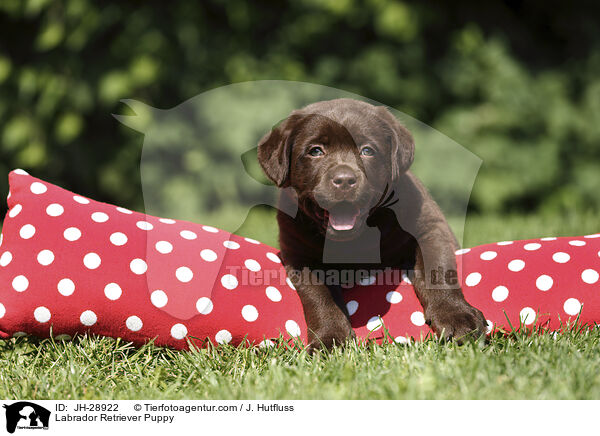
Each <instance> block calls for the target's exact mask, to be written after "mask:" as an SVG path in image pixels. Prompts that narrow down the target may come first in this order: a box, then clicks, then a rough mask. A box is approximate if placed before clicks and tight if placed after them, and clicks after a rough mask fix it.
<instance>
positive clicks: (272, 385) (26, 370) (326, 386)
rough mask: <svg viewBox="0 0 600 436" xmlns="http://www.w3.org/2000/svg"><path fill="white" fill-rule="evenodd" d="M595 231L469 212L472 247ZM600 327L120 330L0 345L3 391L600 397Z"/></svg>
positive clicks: (582, 219)
mask: <svg viewBox="0 0 600 436" xmlns="http://www.w3.org/2000/svg"><path fill="white" fill-rule="evenodd" d="M598 230H599V226H598V223H597V219H594V216H593V215H573V216H569V217H566V218H564V219H557V218H549V217H548V218H544V217H518V216H513V217H498V218H489V217H487V218H480V217H471V218H469V220H468V221H467V227H466V229H465V244H464V245H465V246H470V245H475V244H480V243H485V242H492V241H498V240H503V239H518V238H534V237H543V236H548V235H577V234H586V233H594V232H597V231H598ZM599 345H600V329H594V330H592V331H590V332H589V333H587V334H582V333H578V332H576V331H567V332H565V333H562V334H559V335H556V336H554V335H551V334H541V333H539V334H538V333H533V334H527V333H525V332H515V333H514V334H512V335H509V336H507V337H493V338H492V339H491V341H490V343H489V344H488V345H481V344H477V343H470V344H467V345H465V346H457V345H455V344H441V343H438V342H437V341H435V340H429V341H426V342H424V343H418V344H412V345H410V346H407V345H399V344H388V345H382V346H377V345H369V346H367V347H359V346H354V345H353V346H350V347H348V348H346V349H343V350H339V349H338V350H335V351H333V352H331V353H323V354H318V355H316V356H312V357H311V356H308V355H306V353H304V352H298V351H297V350H291V349H287V348H286V347H285V346H283V345H281V346H279V347H273V348H270V349H248V348H239V349H236V348H233V347H229V346H224V347H220V348H218V349H214V348H211V349H203V350H194V351H191V352H175V351H172V350H169V349H165V348H159V347H154V346H152V345H147V346H145V347H142V348H139V349H136V348H133V347H132V346H131V345H129V344H126V343H123V342H122V341H119V340H113V339H107V338H90V337H81V338H76V339H75V340H74V341H71V342H59V341H54V340H51V339H50V340H36V339H28V338H20V339H12V340H10V341H7V342H3V343H0V396H1V397H4V398H31V399H59V398H60V399H63V398H64V399H127V398H131V399H133V398H146V399H150V398H154V399H184V398H185V399H600V346H599Z"/></svg>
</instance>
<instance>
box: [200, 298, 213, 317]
mask: <svg viewBox="0 0 600 436" xmlns="http://www.w3.org/2000/svg"><path fill="white" fill-rule="evenodd" d="M196 310H197V311H198V313H201V314H202V315H208V314H209V313H211V312H212V310H213V302H212V301H211V299H210V298H208V297H202V298H199V299H198V301H196Z"/></svg>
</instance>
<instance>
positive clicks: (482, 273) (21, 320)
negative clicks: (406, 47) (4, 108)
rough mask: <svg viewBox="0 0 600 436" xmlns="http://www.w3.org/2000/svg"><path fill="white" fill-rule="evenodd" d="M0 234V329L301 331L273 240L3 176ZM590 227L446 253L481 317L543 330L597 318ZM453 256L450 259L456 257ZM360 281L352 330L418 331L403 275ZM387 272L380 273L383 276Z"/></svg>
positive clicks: (211, 333) (213, 335) (245, 334)
mask: <svg viewBox="0 0 600 436" xmlns="http://www.w3.org/2000/svg"><path fill="white" fill-rule="evenodd" d="M10 186H11V188H10V189H11V190H10V194H9V198H8V205H9V211H8V214H7V216H6V219H5V221H4V227H3V231H2V233H3V235H2V240H1V241H0V336H1V337H3V338H8V337H10V336H14V335H22V334H33V335H36V336H40V337H47V336H49V334H50V332H51V331H52V333H53V334H54V335H55V336H59V335H69V336H73V335H74V334H76V333H83V332H86V331H89V332H92V333H95V334H99V335H105V336H111V337H121V338H123V339H125V340H128V341H132V342H134V343H136V344H142V343H144V342H145V341H147V340H148V339H151V338H155V339H156V340H155V343H156V344H158V345H168V346H171V347H174V348H178V349H182V348H187V346H188V344H187V340H186V339H190V340H192V341H195V342H196V343H197V345H199V346H202V345H203V344H204V343H206V340H210V341H212V342H213V343H231V344H234V345H237V344H239V343H241V342H243V341H244V340H247V341H248V342H250V343H253V344H260V343H263V341H264V343H265V344H270V342H269V340H270V339H274V338H277V337H278V336H279V335H280V334H283V335H285V336H286V337H287V338H289V339H290V340H291V339H292V338H293V337H299V338H300V339H302V340H303V341H306V324H305V322H304V317H303V313H302V307H301V304H300V301H299V298H298V296H297V294H296V292H295V290H294V289H293V288H292V287H291V286H290V282H289V280H288V279H287V278H286V275H285V271H284V269H283V267H282V265H281V261H280V260H279V258H278V256H277V253H276V251H275V249H273V248H272V247H269V246H266V245H263V244H260V243H258V242H257V241H254V240H251V239H247V238H243V237H240V236H237V235H232V234H230V233H227V232H224V231H222V230H219V229H215V228H213V227H208V226H202V225H200V224H193V223H189V222H184V221H175V220H169V219H163V218H156V217H152V216H147V215H145V214H140V213H136V212H131V211H129V210H126V209H123V208H118V207H115V206H112V205H109V204H104V203H99V202H95V201H93V200H89V199H87V198H84V197H81V196H78V195H75V194H73V193H71V192H69V191H66V190H64V189H61V188H59V187H57V186H54V185H51V184H49V183H46V182H43V181H41V180H38V179H36V178H33V177H31V176H29V175H27V173H25V172H24V171H21V170H16V171H13V172H12V173H11V174H10ZM599 250H600V234H596V235H588V236H584V237H580V238H543V239H537V240H528V241H514V242H506V243H498V244H488V245H485V246H480V247H476V248H472V249H465V250H461V251H459V253H457V255H458V259H459V276H460V277H462V279H463V289H464V292H465V296H466V298H467V300H468V301H469V302H470V303H471V304H473V305H474V306H476V307H478V308H479V309H481V310H482V311H483V313H484V314H485V315H486V318H487V319H488V320H489V324H490V326H491V325H492V324H496V326H497V327H501V328H506V329H510V324H509V323H508V322H507V319H508V320H510V323H511V324H512V325H513V326H518V325H519V321H520V319H523V320H524V322H525V324H527V325H531V324H532V323H533V321H534V318H535V316H536V313H537V312H539V313H540V317H539V319H538V320H537V324H538V325H544V326H547V327H549V328H551V329H556V328H558V327H560V323H561V321H562V322H565V321H566V320H567V319H571V320H574V319H575V318H576V317H577V315H578V314H579V312H580V309H581V318H580V320H581V321H582V322H584V323H588V324H593V323H594V322H595V321H598V320H600V289H599V283H600V282H599V281H598V271H600V251H599ZM461 264H462V265H461ZM461 270H462V272H461ZM394 274H395V275H396V276H397V277H400V274H399V272H393V273H392V275H391V276H388V277H385V274H384V273H379V274H378V275H376V276H371V277H370V278H369V277H368V278H366V279H365V281H364V283H363V284H362V285H357V286H355V287H354V288H352V289H348V290H347V291H346V293H345V298H346V301H347V304H348V309H349V312H350V313H351V315H352V316H351V320H352V325H353V327H354V328H355V331H356V334H357V336H359V337H362V338H365V337H370V338H375V339H381V338H382V336H383V332H384V329H383V328H382V327H381V322H380V319H379V317H381V320H382V321H383V323H384V324H385V326H386V328H387V330H388V331H389V333H390V335H391V336H392V337H393V338H396V340H397V341H399V342H404V341H405V340H406V338H409V337H414V338H416V339H419V338H422V337H424V336H426V335H428V334H429V333H430V330H429V329H428V327H427V326H426V325H424V319H423V313H422V308H421V306H420V304H419V302H418V300H417V299H416V297H415V294H414V291H413V289H412V286H411V285H410V283H408V282H407V279H406V278H405V279H401V278H399V280H397V281H398V282H399V281H400V280H402V281H401V283H400V284H399V285H393V284H391V285H390V284H386V283H390V281H389V279H390V277H391V278H393V277H394ZM386 279H388V280H387V281H386Z"/></svg>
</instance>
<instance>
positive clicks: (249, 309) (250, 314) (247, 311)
mask: <svg viewBox="0 0 600 436" xmlns="http://www.w3.org/2000/svg"><path fill="white" fill-rule="evenodd" d="M242 318H244V319H245V320H246V321H248V322H254V321H256V320H257V319H258V310H256V307H254V306H252V305H251V304H247V305H245V306H244V307H242Z"/></svg>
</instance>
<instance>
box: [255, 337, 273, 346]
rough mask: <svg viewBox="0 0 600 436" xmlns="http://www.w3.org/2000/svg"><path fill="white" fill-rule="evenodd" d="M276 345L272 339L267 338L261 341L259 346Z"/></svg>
mask: <svg viewBox="0 0 600 436" xmlns="http://www.w3.org/2000/svg"><path fill="white" fill-rule="evenodd" d="M274 345H275V343H274V342H273V341H272V340H270V339H265V340H264V341H261V342H260V343H259V344H258V346H259V347H260V348H269V347H273V346H274Z"/></svg>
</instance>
